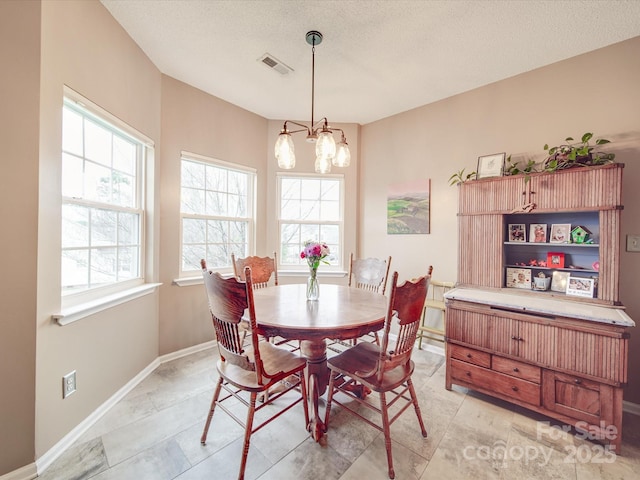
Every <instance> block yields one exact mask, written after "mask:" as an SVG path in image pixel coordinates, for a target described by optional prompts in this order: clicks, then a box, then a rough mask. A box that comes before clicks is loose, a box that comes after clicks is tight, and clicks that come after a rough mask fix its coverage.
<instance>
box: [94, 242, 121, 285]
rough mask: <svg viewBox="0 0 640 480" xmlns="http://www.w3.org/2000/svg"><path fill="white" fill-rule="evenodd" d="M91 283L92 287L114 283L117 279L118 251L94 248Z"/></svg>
mask: <svg viewBox="0 0 640 480" xmlns="http://www.w3.org/2000/svg"><path fill="white" fill-rule="evenodd" d="M90 255H91V269H90V271H89V275H90V278H89V283H90V285H91V286H92V287H97V286H101V285H107V284H109V283H114V282H115V281H116V279H117V277H116V249H115V248H92V249H91V253H90Z"/></svg>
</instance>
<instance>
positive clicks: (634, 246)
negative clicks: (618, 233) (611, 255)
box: [627, 235, 640, 252]
mask: <svg viewBox="0 0 640 480" xmlns="http://www.w3.org/2000/svg"><path fill="white" fill-rule="evenodd" d="M627 252H640V235H627Z"/></svg>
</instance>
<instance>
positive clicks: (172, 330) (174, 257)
mask: <svg viewBox="0 0 640 480" xmlns="http://www.w3.org/2000/svg"><path fill="white" fill-rule="evenodd" d="M266 148H267V121H266V120H265V119H264V118H262V117H260V116H258V115H255V114H253V113H250V112H248V111H246V110H242V109H240V108H238V107H236V106H234V105H232V104H230V103H228V102H225V101H223V100H220V99H218V98H215V97H212V96H211V95H208V94H206V93H204V92H202V91H200V90H197V89H195V88H193V87H191V86H189V85H186V84H184V83H182V82H179V81H177V80H175V79H173V78H171V77H167V76H163V79H162V152H163V153H162V166H161V171H160V178H161V189H162V198H161V203H160V211H161V212H162V223H161V238H162V246H161V249H160V279H161V281H162V283H163V286H162V288H161V291H160V354H164V353H169V352H174V351H176V350H180V349H182V348H186V347H190V346H192V345H197V344H199V343H203V342H204V341H207V340H213V327H212V325H211V318H210V317H209V316H208V314H207V311H208V308H207V302H206V295H205V292H204V288H203V287H202V285H193V286H188V287H179V286H177V285H175V284H172V281H173V280H174V279H176V278H178V272H179V267H180V152H181V151H187V152H191V153H197V154H200V155H204V156H207V157H210V158H215V159H218V160H223V161H225V162H232V163H237V164H239V165H244V166H246V167H251V168H254V169H256V171H257V181H258V184H257V201H256V204H257V218H258V222H257V225H256V238H258V239H264V238H265V225H266V218H267V207H266V204H265V199H266V190H267V188H268V185H267V177H266V174H265V171H266V169H265V158H264V157H265V155H264V152H265V150H266ZM267 247H268V246H267V245H265V243H264V242H263V241H260V240H258V242H257V252H258V254H260V255H266V254H267V253H268V252H270V251H272V250H273V247H268V248H267Z"/></svg>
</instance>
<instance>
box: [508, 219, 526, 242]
mask: <svg viewBox="0 0 640 480" xmlns="http://www.w3.org/2000/svg"><path fill="white" fill-rule="evenodd" d="M509 241H510V242H526V241H527V232H526V228H525V225H524V223H510V224H509Z"/></svg>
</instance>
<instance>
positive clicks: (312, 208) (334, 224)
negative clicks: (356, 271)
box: [278, 174, 344, 269]
mask: <svg viewBox="0 0 640 480" xmlns="http://www.w3.org/2000/svg"><path fill="white" fill-rule="evenodd" d="M343 185H344V179H343V177H342V176H337V175H336V176H332V175H323V176H322V177H317V176H311V175H309V176H303V175H287V174H279V175H278V191H279V195H278V199H279V205H278V212H279V216H278V217H279V220H278V221H279V232H280V241H279V244H280V264H281V265H282V266H292V267H295V266H305V267H306V262H305V261H304V260H303V259H301V258H300V252H301V251H302V248H303V246H304V243H305V241H307V240H314V241H320V242H324V243H326V244H327V245H328V246H329V250H330V251H331V254H330V255H329V256H328V257H327V258H326V259H325V260H327V261H329V263H330V264H331V266H333V267H335V269H338V268H342V261H341V259H342V241H343V218H344V213H343V210H344V193H343V190H344V187H343Z"/></svg>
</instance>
